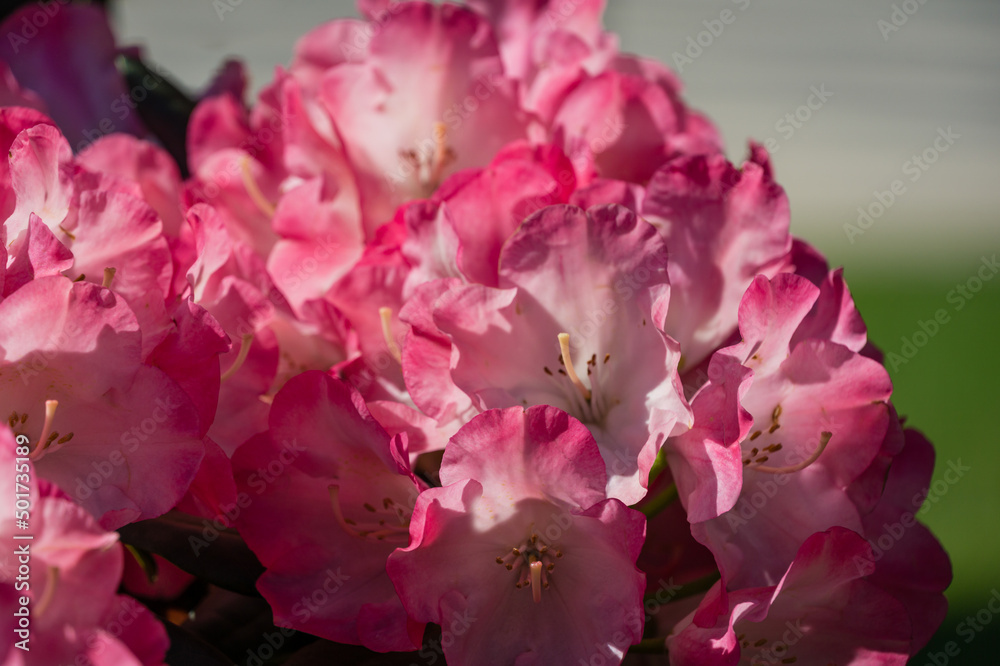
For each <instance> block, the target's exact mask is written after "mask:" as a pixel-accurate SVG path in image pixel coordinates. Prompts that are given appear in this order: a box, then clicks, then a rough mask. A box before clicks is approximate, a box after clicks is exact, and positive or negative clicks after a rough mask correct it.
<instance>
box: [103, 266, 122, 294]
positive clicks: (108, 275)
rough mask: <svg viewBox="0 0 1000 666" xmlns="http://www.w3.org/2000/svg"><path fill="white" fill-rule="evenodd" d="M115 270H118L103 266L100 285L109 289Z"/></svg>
mask: <svg viewBox="0 0 1000 666" xmlns="http://www.w3.org/2000/svg"><path fill="white" fill-rule="evenodd" d="M117 272H118V270H117V269H115V268H110V267H109V268H105V269H104V281H103V282H101V286H102V287H103V288H105V289H110V288H111V281H112V280H114V279H115V273H117Z"/></svg>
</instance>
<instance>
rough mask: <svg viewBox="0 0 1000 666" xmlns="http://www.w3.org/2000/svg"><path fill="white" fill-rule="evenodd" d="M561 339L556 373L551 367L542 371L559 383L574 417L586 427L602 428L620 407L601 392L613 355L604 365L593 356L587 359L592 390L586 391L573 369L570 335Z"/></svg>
mask: <svg viewBox="0 0 1000 666" xmlns="http://www.w3.org/2000/svg"><path fill="white" fill-rule="evenodd" d="M558 339H559V365H561V366H562V367H560V368H557V369H556V371H555V372H553V371H552V370H551V369H550V368H549V367H548V366H545V367H544V368H542V371H543V372H544V373H545V374H546V375H548V376H549V377H552V378H553V380H554V381H555V382H557V383H558V384H559V386H560V388H561V389H562V390H563V393H564V394H565V395H566V399H567V400H568V401H569V405H570V408H569V409H568V410H567V411H568V412H569V413H570V414H572V415H573V416H574V417H576V418H577V419H579V420H580V421H582V422H583V423H589V424H593V425H599V426H600V425H603V423H604V419H605V418H606V417H607V415H608V412H609V411H610V409H611V407H613V406H615V405H617V404H618V400H614V399H611V398H610V397H609V396H608V394H607V393H606V392H605V391H602V390H601V383H602V378H603V375H604V373H606V372H607V371H608V368H607V365H608V362H609V361H610V360H611V354H605V355H604V359H603V361H598V358H597V354H596V353H594V354H591V356H590V358H589V359H587V363H586V367H587V379H588V380H589V381H590V388H587V386H586V384H584V383H583V380H581V379H580V375H578V374H577V372H576V367H575V366H574V365H573V356H572V353H571V351H570V338H569V334H568V333H560V334H559V336H558Z"/></svg>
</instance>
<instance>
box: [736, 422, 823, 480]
mask: <svg viewBox="0 0 1000 666" xmlns="http://www.w3.org/2000/svg"><path fill="white" fill-rule="evenodd" d="M831 437H833V433H830V432H824V433H822V434H821V435H820V438H819V446H817V447H816V450H815V451H813V452H812V454H811V455H810V456H809V457H808V458H806V459H805V460H803V461H802V462H800V463H799V464H797V465H789V466H788V467H765V466H763V465H758V466H756V467H754V468H753V469H755V470H757V471H758V472H767V473H768V474H790V473H791V472H798V471H799V470H803V469H805V468H806V467H809V465H812V464H813V463H814V462H816V460H817V459H818V458H819V456H820V454H821V453H823V450H824V449H825V448H826V445H827V444H829V443H830V438H831ZM765 460H766V458H765Z"/></svg>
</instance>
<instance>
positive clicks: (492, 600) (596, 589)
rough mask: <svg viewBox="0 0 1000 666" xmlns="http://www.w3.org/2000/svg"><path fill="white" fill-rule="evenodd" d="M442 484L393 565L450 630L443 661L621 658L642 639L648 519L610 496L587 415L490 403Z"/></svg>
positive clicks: (409, 599) (419, 606) (429, 616)
mask: <svg viewBox="0 0 1000 666" xmlns="http://www.w3.org/2000/svg"><path fill="white" fill-rule="evenodd" d="M441 482H442V483H443V484H445V485H444V487H442V488H431V489H429V490H426V491H424V492H423V493H422V494H421V495H420V497H419V498H418V499H417V506H416V509H415V510H414V513H413V518H412V521H411V523H410V537H411V542H410V545H409V546H408V547H406V548H403V549H400V550H397V551H396V552H394V553H393V554H392V555H391V556H390V557H389V562H388V571H389V575H390V577H391V578H392V581H393V583H394V584H395V585H396V589H397V590H398V591H399V594H400V598H401V599H402V601H403V605H404V606H405V607H406V610H407V612H408V613H409V614H410V615H411V616H412V617H413V618H414V619H415V620H418V621H421V622H436V623H438V624H440V625H441V627H442V630H443V631H445V632H448V633H449V638H450V639H451V640H450V641H448V642H446V641H444V639H443V638H442V645H443V646H444V651H445V657H446V658H447V659H448V662H449V663H454V664H472V663H475V664H510V663H515V662H516V663H525V664H527V663H532V664H535V663H537V664H555V663H576V662H577V660H579V659H583V660H584V661H585V662H586V661H589V660H590V658H591V656H593V655H595V654H600V655H602V656H603V657H605V658H606V659H608V660H609V661H610V662H611V663H618V660H620V659H621V656H622V654H623V652H624V651H625V650H626V649H627V648H628V646H629V645H631V644H632V643H635V642H638V640H639V639H640V638H641V636H642V618H643V613H642V591H643V588H644V586H645V579H644V576H643V575H642V574H641V573H640V572H639V571H638V570H637V569H636V568H635V560H636V557H637V556H638V554H639V549H640V547H641V545H642V541H643V537H644V532H645V529H644V527H645V521H644V519H643V517H642V515H641V514H639V513H638V512H636V511H632V510H630V509H628V508H626V507H625V506H624V505H622V504H621V503H620V502H618V501H617V500H614V499H605V495H604V487H605V473H604V463H603V461H602V460H601V457H600V453H599V451H598V448H597V445H596V442H595V441H594V439H593V437H592V436H591V435H590V433H589V432H588V431H587V429H586V428H585V427H583V425H582V424H580V423H579V422H578V421H576V420H575V419H573V418H572V417H570V416H569V415H567V414H566V413H564V412H561V411H559V410H558V409H555V408H553V407H549V406H538V407H531V408H528V409H526V410H525V409H523V408H521V407H512V408H510V409H505V410H491V411H488V412H485V413H483V414H481V415H479V416H477V417H476V418H475V419H473V420H472V421H470V422H469V423H468V424H467V425H466V426H465V427H464V428H463V429H462V430H461V431H459V433H458V434H456V435H455V437H454V438H453V439H452V440H451V442H450V443H449V444H448V448H447V449H446V450H445V456H444V461H443V462H442V465H441Z"/></svg>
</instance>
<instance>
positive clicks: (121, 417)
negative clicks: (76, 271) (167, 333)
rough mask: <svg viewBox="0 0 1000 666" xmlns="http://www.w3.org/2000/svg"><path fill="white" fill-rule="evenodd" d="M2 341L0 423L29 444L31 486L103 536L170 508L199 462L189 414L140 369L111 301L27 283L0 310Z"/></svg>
mask: <svg viewBox="0 0 1000 666" xmlns="http://www.w3.org/2000/svg"><path fill="white" fill-rule="evenodd" d="M40 312H44V313H45V314H46V316H45V317H40V316H38V315H39V313H40ZM0 340H3V346H4V352H5V355H4V359H3V361H2V362H0V376H3V377H4V378H5V380H6V381H5V382H4V383H3V388H2V389H0V396H2V403H3V405H4V406H5V409H9V410H11V411H10V412H9V413H8V414H7V415H6V421H7V423H8V425H9V426H10V427H11V428H13V429H14V430H15V432H16V433H17V434H22V435H24V436H26V437H27V439H28V441H29V442H30V445H31V448H32V459H33V460H34V462H35V466H36V469H37V470H38V473H39V474H40V475H41V476H43V477H45V478H47V479H49V480H52V481H54V482H56V483H58V484H59V485H60V486H61V487H63V488H67V489H70V492H72V493H73V495H74V497H75V498H76V500H77V501H79V502H80V504H81V505H82V506H84V507H85V508H86V509H87V510H88V511H90V513H91V514H92V515H93V516H94V517H95V518H97V519H98V520H99V521H100V523H101V525H102V526H103V527H105V528H106V529H115V528H117V527H120V526H122V525H125V524H127V523H129V522H132V521H135V520H141V519H144V518H153V517H155V516H158V515H160V514H162V513H164V512H165V511H167V510H169V509H170V508H171V507H172V506H173V505H174V504H176V503H177V501H178V500H179V499H180V498H181V496H182V495H183V494H184V492H185V491H186V490H187V487H188V485H190V483H191V480H192V478H193V477H194V474H195V472H196V470H197V468H198V465H199V463H200V462H201V459H202V456H203V455H204V444H203V442H202V440H201V434H200V432H199V421H198V415H197V411H196V410H195V407H194V406H193V405H192V404H191V401H190V399H189V397H188V396H187V394H186V393H184V391H183V390H182V389H181V388H180V387H179V386H178V385H177V384H176V383H174V382H173V381H172V380H171V379H170V378H169V377H168V376H167V375H166V374H165V373H164V372H163V371H161V370H159V369H157V368H153V367H150V366H148V365H144V364H142V363H141V358H140V353H141V343H142V336H141V333H140V331H139V326H138V322H137V321H136V319H135V316H134V315H133V314H132V311H131V310H130V309H129V308H128V306H127V305H126V304H125V303H124V301H123V300H122V299H121V298H120V297H117V296H116V295H115V294H114V293H113V292H112V291H110V290H108V289H102V288H101V287H97V286H95V285H92V284H88V283H86V282H71V281H70V280H69V279H67V278H65V277H62V276H56V275H53V276H49V277H42V278H37V279H35V280H32V281H31V282H28V283H27V284H25V285H24V286H23V287H21V288H20V289H18V290H17V291H15V292H14V293H13V294H11V295H10V296H8V297H7V298H6V299H5V300H4V301H3V302H2V303H0Z"/></svg>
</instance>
